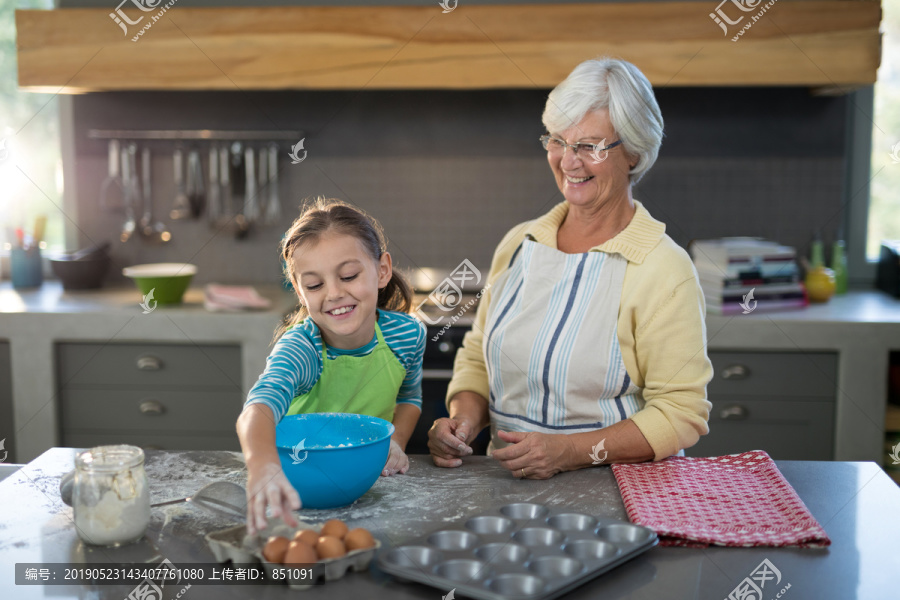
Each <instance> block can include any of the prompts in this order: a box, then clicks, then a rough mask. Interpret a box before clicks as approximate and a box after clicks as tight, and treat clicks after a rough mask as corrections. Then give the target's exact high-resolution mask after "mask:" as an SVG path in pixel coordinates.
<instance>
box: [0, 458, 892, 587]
mask: <svg viewBox="0 0 900 600" xmlns="http://www.w3.org/2000/svg"><path fill="white" fill-rule="evenodd" d="M75 452H76V451H75V450H73V449H71V448H53V449H51V450H49V451H47V452H45V453H44V454H43V455H41V456H40V457H39V458H37V459H36V460H34V461H32V462H31V463H29V464H28V465H27V466H25V467H24V468H23V469H21V470H20V471H18V472H17V473H15V474H14V475H13V476H11V477H9V478H8V479H6V480H5V481H2V482H0V506H2V507H3V510H2V511H0V564H2V571H0V597H3V598H15V599H16V600H20V599H21V600H25V599H31V598H45V597H47V596H53V597H57V598H92V599H93V598H96V599H106V598H115V599H116V600H121V598H123V597H125V596H126V595H127V593H128V591H129V590H128V589H127V588H125V589H123V587H122V586H100V587H97V588H94V589H89V588H86V587H74V586H72V587H63V586H52V587H40V586H16V585H15V584H14V578H13V565H14V563H17V562H18V563H22V562H38V563H41V562H42V563H56V562H81V561H84V560H85V557H86V556H95V555H96V554H94V553H95V552H97V551H92V550H89V549H87V548H85V547H84V546H83V545H82V544H81V542H80V541H79V540H78V537H77V535H76V533H75V530H74V526H73V524H72V509H71V508H69V507H68V506H65V505H64V504H63V503H62V502H61V500H60V499H59V495H58V488H57V486H58V480H59V476H60V475H62V474H63V473H64V472H66V471H68V470H69V469H71V468H72V461H73V457H74V455H75ZM411 459H412V461H411V462H412V466H411V469H410V471H409V473H408V474H407V475H404V476H395V477H391V478H381V479H379V480H378V482H376V484H375V485H374V487H373V488H372V489H371V490H370V491H369V492H368V493H367V494H366V495H364V496H363V497H362V498H361V499H360V500H359V501H357V503H356V504H354V505H353V506H351V507H348V508H343V509H334V510H327V511H315V510H307V511H300V517H301V518H303V519H305V520H307V521H309V522H314V523H316V522H322V521H324V520H326V519H329V518H341V519H344V520H346V521H347V522H348V524H349V525H350V526H351V527H366V528H369V529H370V530H372V532H373V533H374V534H375V535H376V537H378V538H379V539H380V540H381V541H382V543H383V544H384V545H385V546H391V545H395V544H400V543H403V542H404V541H406V540H409V539H411V538H413V537H416V536H419V535H422V534H424V533H427V532H429V531H432V530H435V529H438V528H441V527H447V526H448V525H453V524H457V525H459V524H460V520H461V519H465V518H466V517H468V516H470V515H473V514H475V513H478V512H482V511H484V510H487V509H489V508H493V507H498V506H500V505H502V504H507V503H509V502H514V501H534V502H540V503H544V504H548V505H557V506H559V505H564V506H567V507H571V508H572V509H573V510H576V511H582V512H587V513H589V514H593V515H596V516H603V517H613V518H617V519H622V520H627V518H626V514H625V509H624V506H623V504H622V499H621V496H620V494H619V491H618V487H617V486H616V483H615V478H614V477H613V475H612V471H611V470H610V469H609V468H608V467H598V468H593V469H585V470H581V471H576V472H572V473H563V474H560V475H557V476H556V477H554V478H552V479H550V480H546V481H532V480H518V479H513V478H512V477H510V475H509V474H508V473H507V472H506V471H504V470H503V469H502V468H501V467H499V465H498V464H496V463H495V462H494V461H493V460H492V459H490V458H487V457H471V458H469V459H466V464H465V465H464V466H463V467H462V468H460V469H438V468H437V467H434V466H433V465H432V464H431V461H430V458H429V457H427V456H413V457H411ZM146 466H147V474H148V478H149V480H150V484H151V502H160V501H163V500H168V499H174V498H180V497H184V496H188V495H190V494H191V493H193V492H194V491H196V490H197V489H198V488H200V487H202V486H203V485H205V484H206V483H209V482H211V481H215V480H221V479H225V480H230V481H234V482H237V483H240V484H243V483H244V481H245V474H246V473H245V469H244V465H243V462H242V460H241V456H240V454H235V453H230V452H160V451H156V452H154V451H150V452H148V453H147V461H146ZM778 467H779V469H780V470H781V472H782V473H783V474H784V476H785V478H786V479H787V480H788V481H789V482H790V483H791V485H792V486H794V488H795V489H796V491H797V493H798V494H799V495H800V497H801V498H802V499H803V501H804V502H805V503H806V505H807V507H808V508H809V510H810V511H811V512H812V514H813V516H814V517H815V518H816V519H817V520H818V521H819V523H820V524H821V525H822V526H823V527H824V528H825V530H826V532H827V533H828V535H829V537H830V538H831V540H832V544H831V546H830V547H828V548H826V549H788V548H720V547H710V548H706V549H692V548H663V547H656V548H653V549H651V550H649V551H648V552H646V553H645V554H643V555H641V556H639V557H638V558H636V559H634V560H632V561H630V562H628V563H626V564H625V565H623V566H621V567H619V568H617V569H615V570H614V571H611V572H610V573H607V574H605V575H603V576H601V577H600V578H598V579H595V580H594V581H592V582H589V583H587V584H586V585H584V586H582V587H581V588H578V589H577V590H575V591H574V592H572V593H571V594H569V595H567V596H566V597H567V598H574V599H576V600H577V599H582V598H583V599H585V600H587V599H588V598H591V599H595V598H600V597H602V598H604V599H606V600H615V599H618V598H623V599H624V598H635V599H637V598H647V599H650V598H654V599H656V598H667V599H668V598H679V599H681V598H703V599H706V598H709V599H711V600H722V599H723V598H727V597H728V595H729V593H730V592H731V591H732V590H733V589H734V588H735V586H737V585H738V584H739V583H740V582H741V581H742V580H743V578H744V577H747V576H749V574H750V572H751V571H753V570H754V569H755V568H756V567H757V565H759V564H760V563H761V562H762V560H763V559H768V560H769V561H770V562H771V563H772V564H774V565H775V567H776V568H778V569H779V570H780V572H781V574H782V584H781V585H782V586H784V585H785V584H787V583H790V584H791V588H790V589H789V590H788V591H787V592H786V593H785V594H784V596H783V597H784V598H786V599H788V600H789V599H790V598H797V599H799V598H840V599H842V600H850V599H852V598H860V599H866V600H869V599H877V598H889V597H894V596H895V595H896V591H897V589H898V585H900V553H898V552H897V551H896V544H897V540H898V539H900V488H898V487H897V486H896V485H895V484H894V482H893V481H891V480H890V479H889V478H888V477H887V475H885V474H884V472H883V471H881V469H879V468H878V467H877V466H875V465H874V464H871V463H847V462H797V461H779V462H778ZM230 524H231V523H229V522H228V521H227V520H224V519H221V518H219V517H212V516H208V515H207V514H205V513H203V512H200V511H199V509H196V508H194V507H192V506H187V505H183V504H182V505H175V506H169V507H161V508H156V509H153V515H152V518H151V524H150V527H149V530H148V532H147V535H146V538H145V541H144V542H139V543H138V544H135V545H133V546H132V547H127V548H124V549H119V550H116V551H114V552H115V554H113V556H112V558H113V559H114V560H122V561H126V560H129V557H131V559H132V560H140V559H142V558H143V559H144V560H146V559H147V558H146V557H149V556H152V555H153V554H154V552H155V551H156V550H158V551H159V552H160V553H161V554H162V555H164V556H165V557H167V558H169V559H170V560H172V561H173V562H175V563H176V564H179V565H180V566H183V565H182V563H186V562H213V561H214V559H213V557H212V554H211V553H210V552H209V550H208V548H207V547H206V544H205V542H204V540H203V536H204V535H205V534H207V533H209V532H211V531H215V530H217V529H222V528H225V527H228V526H229V525H230ZM107 552H109V551H107ZM138 557H140V558H138ZM107 560H108V559H107ZM157 560H158V559H157ZM448 591H449V590H438V589H434V588H430V587H427V586H424V585H420V584H413V583H403V582H400V581H397V580H395V579H393V578H391V577H390V576H388V575H386V574H384V573H382V572H380V571H379V570H378V568H377V567H376V566H375V565H374V563H373V565H372V568H371V569H370V571H369V572H366V573H356V574H352V573H351V574H348V575H347V576H346V577H345V578H344V579H342V580H340V581H337V582H331V583H328V584H325V585H321V586H316V587H315V588H313V589H311V590H309V591H307V592H297V591H291V590H289V589H288V588H286V587H283V586H280V585H274V584H273V585H267V586H259V587H256V586H231V587H229V586H211V585H203V586H200V585H197V586H193V587H191V588H190V590H188V591H187V592H186V593H185V594H184V596H183V597H184V599H185V600H202V599H206V598H210V599H219V598H266V599H268V598H273V599H274V598H289V597H298V595H299V594H304V595H303V597H304V598H326V597H327V598H330V599H331V600H335V599H343V598H398V599H401V600H402V599H405V598H431V599H437V598H439V597H441V596H443V595H444V594H446V593H447V592H448ZM776 591H777V590H774V591H772V592H771V597H772V598H774V596H775V592H776ZM766 592H767V594H768V592H769V590H768V588H767V589H766ZM166 598H167V600H168V596H167V597H166ZM765 600H768V595H767V596H765Z"/></svg>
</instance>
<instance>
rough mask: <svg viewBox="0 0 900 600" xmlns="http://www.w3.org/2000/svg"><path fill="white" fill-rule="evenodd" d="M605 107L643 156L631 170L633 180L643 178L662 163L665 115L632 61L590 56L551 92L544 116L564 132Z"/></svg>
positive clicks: (632, 149)
mask: <svg viewBox="0 0 900 600" xmlns="http://www.w3.org/2000/svg"><path fill="white" fill-rule="evenodd" d="M602 108H606V109H608V110H609V120H610V122H611V123H612V126H613V128H614V129H615V130H616V133H618V135H619V139H620V140H622V145H623V146H624V148H625V151H626V152H628V153H629V154H634V155H636V156H638V157H639V160H638V162H637V164H636V165H635V167H634V168H633V169H631V171H629V173H628V178H629V180H630V181H631V183H632V184H634V183H637V182H638V181H640V180H641V177H643V176H644V173H646V172H647V171H649V170H650V167H652V166H653V163H655V162H656V157H657V155H658V154H659V146H660V145H661V144H662V136H663V118H662V113H660V111H659V105H658V104H657V103H656V97H655V96H654V95H653V87H652V86H651V85H650V82H649V81H648V80H647V78H646V77H645V76H644V74H643V73H641V71H640V70H639V69H638V68H637V67H636V66H634V65H633V64H631V63H630V62H626V61H624V60H620V59H617V58H609V57H601V58H596V59H591V60H586V61H584V62H583V63H581V64H580V65H578V66H577V67H575V69H574V70H573V71H572V72H571V73H569V76H568V77H566V79H565V80H564V81H563V82H562V83H560V84H559V85H557V86H556V87H555V88H553V91H552V92H550V95H549V96H547V104H546V106H545V107H544V114H543V116H542V117H541V120H542V121H543V122H544V127H546V128H547V131H549V132H551V133H559V132H562V131H564V130H566V129H568V128H569V127H572V126H573V125H577V124H578V123H580V122H581V120H582V119H583V118H584V117H585V115H587V114H588V112H591V111H595V110H599V109H602ZM613 141H614V140H608V141H607V143H612V142H613Z"/></svg>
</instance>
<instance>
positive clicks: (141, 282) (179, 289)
mask: <svg viewBox="0 0 900 600" xmlns="http://www.w3.org/2000/svg"><path fill="white" fill-rule="evenodd" d="M196 273H197V267H196V266H194V265H190V264H187V263H153V264H147V265H134V266H132V267H125V268H124V269H122V275H125V277H130V278H131V279H133V280H134V283H135V285H136V286H137V287H138V289H139V290H141V294H143V295H144V299H145V302H147V303H148V305H151V306H155V304H151V302H153V301H155V302H156V304H178V303H180V302H181V299H182V297H183V296H184V292H185V291H187V288H188V286H189V285H190V283H191V279H192V278H193V277H194V275H195V274H196ZM151 292H152V294H153V296H152V297H148V296H149V295H150V294H151Z"/></svg>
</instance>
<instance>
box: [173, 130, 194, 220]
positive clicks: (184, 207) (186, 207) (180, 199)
mask: <svg viewBox="0 0 900 600" xmlns="http://www.w3.org/2000/svg"><path fill="white" fill-rule="evenodd" d="M172 163H173V165H174V176H175V177H174V183H175V200H174V202H173V203H172V210H171V211H169V217H170V218H172V219H186V218H187V217H189V216H190V214H191V207H190V203H189V201H188V196H187V191H186V190H185V188H184V151H183V150H182V148H181V146H175V152H173V153H172Z"/></svg>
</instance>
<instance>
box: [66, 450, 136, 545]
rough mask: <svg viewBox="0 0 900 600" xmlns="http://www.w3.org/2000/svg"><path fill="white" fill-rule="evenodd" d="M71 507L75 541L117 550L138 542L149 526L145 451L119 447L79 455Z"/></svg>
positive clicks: (89, 451)
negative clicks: (78, 538) (123, 545)
mask: <svg viewBox="0 0 900 600" xmlns="http://www.w3.org/2000/svg"><path fill="white" fill-rule="evenodd" d="M72 507H73V508H74V509H75V528H76V530H77V531H78V537H80V538H81V539H82V540H84V541H85V542H87V543H88V544H93V545H95V546H118V545H120V544H127V543H129V542H133V541H136V540H138V539H140V538H141V536H143V535H144V532H145V531H146V529H147V524H148V523H149V522H150V490H149V488H148V486H147V475H146V473H144V451H143V450H141V449H140V448H138V447H137V446H127V445H121V446H97V447H96V448H91V449H90V450H85V451H84V452H80V453H79V454H78V456H76V457H75V482H74V488H73V491H72Z"/></svg>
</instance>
